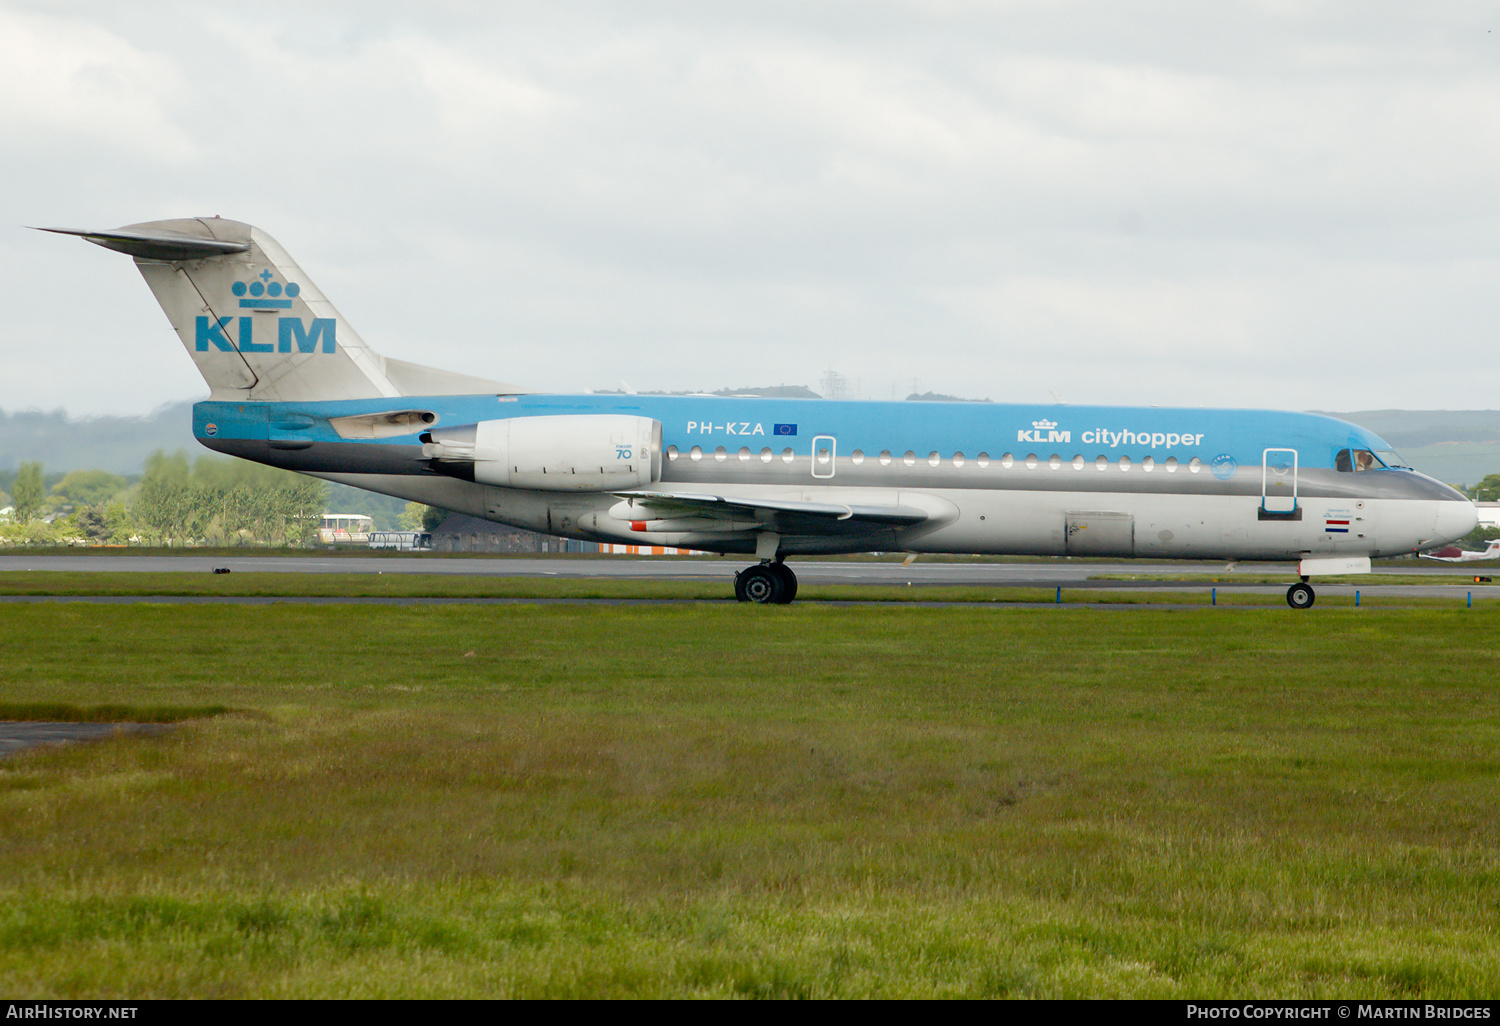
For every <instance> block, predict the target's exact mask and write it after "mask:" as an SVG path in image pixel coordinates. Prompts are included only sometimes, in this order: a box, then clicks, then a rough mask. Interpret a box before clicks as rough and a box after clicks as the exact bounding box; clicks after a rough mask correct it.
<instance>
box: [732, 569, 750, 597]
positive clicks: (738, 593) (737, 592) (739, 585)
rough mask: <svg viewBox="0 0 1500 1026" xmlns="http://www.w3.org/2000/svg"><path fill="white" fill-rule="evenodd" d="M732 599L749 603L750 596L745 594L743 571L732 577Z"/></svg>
mask: <svg viewBox="0 0 1500 1026" xmlns="http://www.w3.org/2000/svg"><path fill="white" fill-rule="evenodd" d="M734 598H735V601H737V602H749V601H750V596H749V595H746V594H745V571H743V570H741V571H740V572H739V573H737V574H735V575H734Z"/></svg>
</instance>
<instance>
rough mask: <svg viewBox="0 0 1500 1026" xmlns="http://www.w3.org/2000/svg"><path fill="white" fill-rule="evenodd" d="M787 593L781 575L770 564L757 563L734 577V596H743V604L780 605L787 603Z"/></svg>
mask: <svg viewBox="0 0 1500 1026" xmlns="http://www.w3.org/2000/svg"><path fill="white" fill-rule="evenodd" d="M786 591H787V589H786V584H785V582H784V581H783V580H782V577H781V574H780V573H779V572H777V570H776V568H775V567H774V566H772V565H771V564H770V563H757V564H755V566H748V567H746V568H745V569H743V570H741V571H740V572H739V573H737V574H735V575H734V594H735V597H736V598H739V596H741V595H743V596H744V598H742V599H740V601H742V602H759V603H761V604H766V603H771V604H779V603H782V602H785V601H786V599H784V598H783V597H782V596H784V595H785V594H786Z"/></svg>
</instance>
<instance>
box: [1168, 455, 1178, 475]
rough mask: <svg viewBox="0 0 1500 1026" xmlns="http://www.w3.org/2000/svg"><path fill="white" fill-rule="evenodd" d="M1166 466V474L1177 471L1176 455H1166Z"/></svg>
mask: <svg viewBox="0 0 1500 1026" xmlns="http://www.w3.org/2000/svg"><path fill="white" fill-rule="evenodd" d="M1166 467H1167V473H1168V474H1175V473H1177V457H1176V456H1168V457H1167V463H1166Z"/></svg>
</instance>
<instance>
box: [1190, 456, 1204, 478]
mask: <svg viewBox="0 0 1500 1026" xmlns="http://www.w3.org/2000/svg"><path fill="white" fill-rule="evenodd" d="M1202 469H1203V461H1202V460H1200V459H1199V458H1198V457H1196V456H1194V457H1193V458H1192V459H1190V460H1188V471H1189V472H1190V473H1193V474H1196V473H1198V471H1200V470H1202Z"/></svg>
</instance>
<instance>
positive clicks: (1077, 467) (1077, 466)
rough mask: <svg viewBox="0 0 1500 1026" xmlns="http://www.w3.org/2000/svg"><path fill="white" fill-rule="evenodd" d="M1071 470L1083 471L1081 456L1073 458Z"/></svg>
mask: <svg viewBox="0 0 1500 1026" xmlns="http://www.w3.org/2000/svg"><path fill="white" fill-rule="evenodd" d="M1073 469H1074V470H1082V469H1083V456H1082V455H1081V454H1080V455H1077V456H1074V457H1073Z"/></svg>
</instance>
